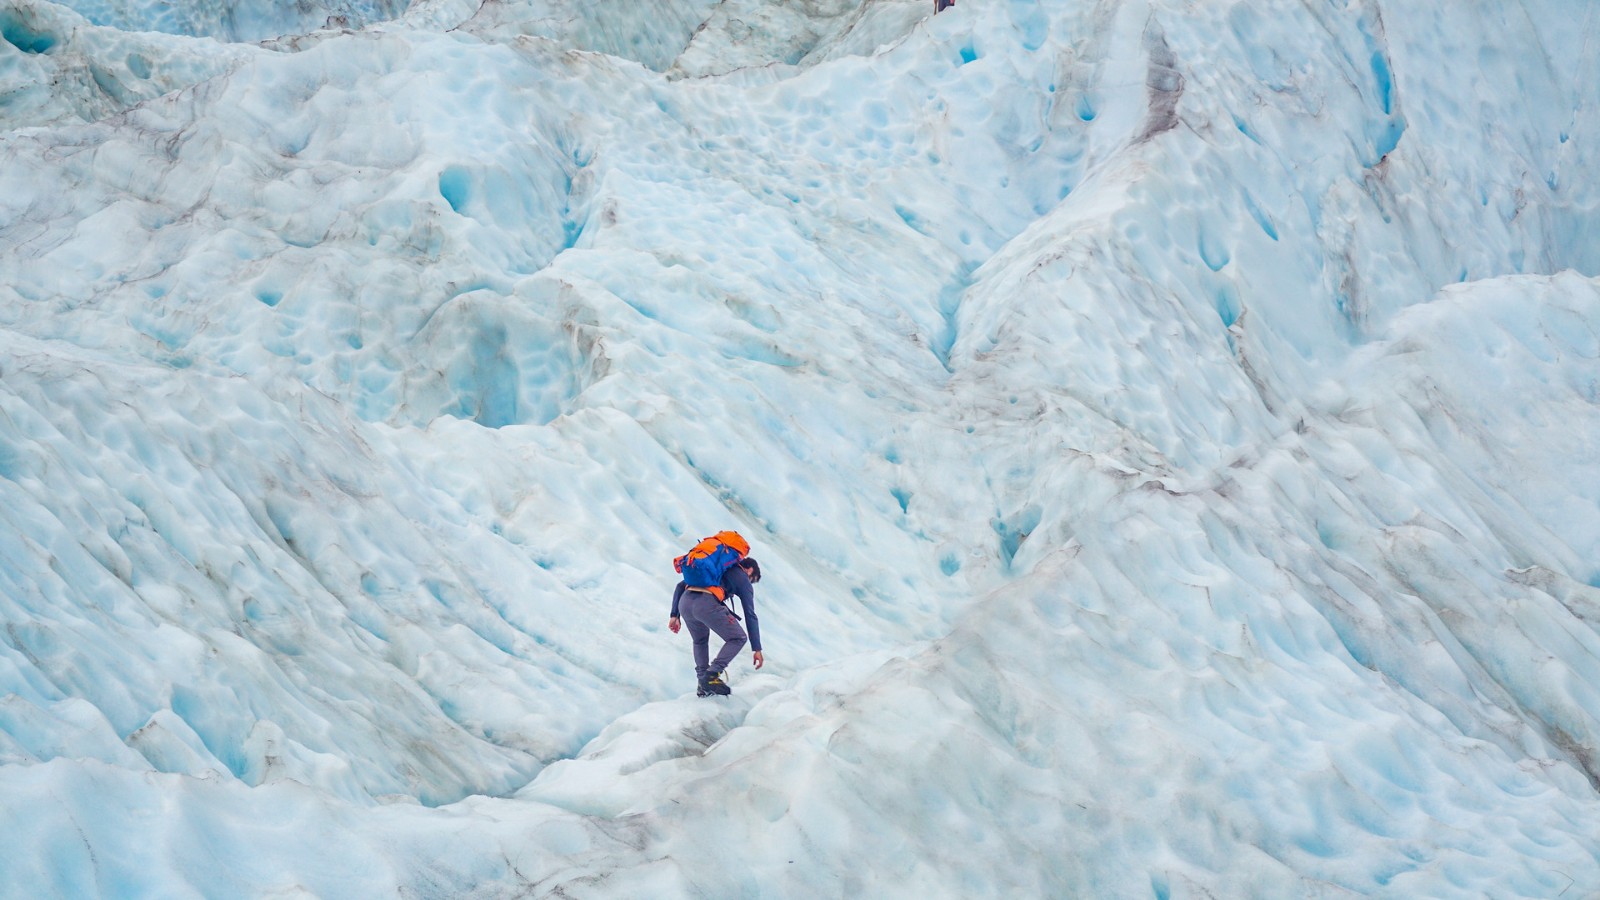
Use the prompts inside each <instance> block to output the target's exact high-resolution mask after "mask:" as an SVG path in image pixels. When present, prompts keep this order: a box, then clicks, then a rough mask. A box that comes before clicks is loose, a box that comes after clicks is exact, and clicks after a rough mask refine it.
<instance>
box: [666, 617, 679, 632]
mask: <svg viewBox="0 0 1600 900" xmlns="http://www.w3.org/2000/svg"><path fill="white" fill-rule="evenodd" d="M667 630H668V631H670V632H672V633H673V634H677V633H678V617H677V616H673V617H672V618H670V619H668V620H667Z"/></svg>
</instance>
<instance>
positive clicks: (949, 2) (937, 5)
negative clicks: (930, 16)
mask: <svg viewBox="0 0 1600 900" xmlns="http://www.w3.org/2000/svg"><path fill="white" fill-rule="evenodd" d="M955 5H956V0H933V13H934V15H938V14H939V13H942V12H944V11H945V10H947V9H949V8H950V7H952V6H955Z"/></svg>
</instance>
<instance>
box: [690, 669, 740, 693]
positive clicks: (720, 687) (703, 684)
mask: <svg viewBox="0 0 1600 900" xmlns="http://www.w3.org/2000/svg"><path fill="white" fill-rule="evenodd" d="M731 693H733V691H732V690H731V689H729V687H728V683H727V682H725V681H723V680H722V673H721V672H712V673H711V674H709V675H706V676H703V677H702V678H701V679H700V689H699V690H697V691H695V692H694V694H695V696H696V697H709V696H711V695H712V694H716V695H718V696H722V697H726V696H728V695H729V694H731Z"/></svg>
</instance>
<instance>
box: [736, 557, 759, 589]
mask: <svg viewBox="0 0 1600 900" xmlns="http://www.w3.org/2000/svg"><path fill="white" fill-rule="evenodd" d="M739 568H741V569H744V574H746V575H748V576H750V583H751V584H755V583H756V582H758V581H760V580H761V564H760V563H758V562H756V558H755V557H754V556H746V557H745V558H744V559H741V560H739Z"/></svg>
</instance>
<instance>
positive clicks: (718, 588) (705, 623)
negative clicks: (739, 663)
mask: <svg viewBox="0 0 1600 900" xmlns="http://www.w3.org/2000/svg"><path fill="white" fill-rule="evenodd" d="M749 552H750V544H749V543H748V542H747V541H745V539H744V538H743V537H742V536H741V535H740V534H739V533H738V532H737V531H719V532H717V533H716V534H715V535H713V536H711V537H708V538H706V539H704V540H702V541H701V542H700V543H698V544H696V545H695V546H694V549H692V550H690V551H689V552H688V553H685V554H684V555H682V556H680V557H678V558H677V559H675V560H673V561H672V566H673V568H675V569H677V570H678V572H680V573H681V574H682V575H683V580H682V581H680V582H678V586H677V588H676V589H675V590H674V591H673V592H672V614H671V616H670V617H669V618H668V619H667V628H668V629H669V630H670V631H671V632H672V633H673V634H677V633H678V629H679V628H680V627H682V626H685V625H687V626H688V628H689V637H690V639H691V643H692V644H693V651H694V674H695V681H696V688H695V696H697V697H709V696H712V695H713V694H716V695H722V696H726V695H727V694H730V693H732V689H730V688H729V687H728V683H727V682H726V681H724V680H723V678H722V673H723V672H725V671H727V669H728V664H729V663H731V662H733V658H734V657H735V656H738V655H739V651H740V650H743V649H744V645H745V644H746V643H748V644H750V646H751V649H752V650H753V652H754V657H753V658H754V660H755V664H756V668H758V669H759V668H761V667H762V666H763V665H764V664H765V663H766V657H765V656H764V655H763V654H762V652H761V627H760V623H759V622H758V621H757V620H756V597H755V590H754V588H752V587H751V585H754V584H758V583H759V582H760V581H761V565H760V564H759V563H757V562H756V561H755V558H754V557H752V556H749V555H748V554H749ZM729 594H733V595H734V596H737V597H738V598H739V604H740V606H742V607H743V608H744V620H745V623H746V627H748V628H749V629H750V630H749V633H748V635H747V634H746V632H745V627H741V626H740V625H739V616H738V614H737V613H735V612H734V611H733V610H732V609H731V608H730V607H729V606H728V595H729ZM713 631H715V632H716V633H717V636H718V637H720V638H722V649H720V650H718V651H717V656H716V658H715V659H709V658H708V657H709V656H710V649H711V632H713Z"/></svg>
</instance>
